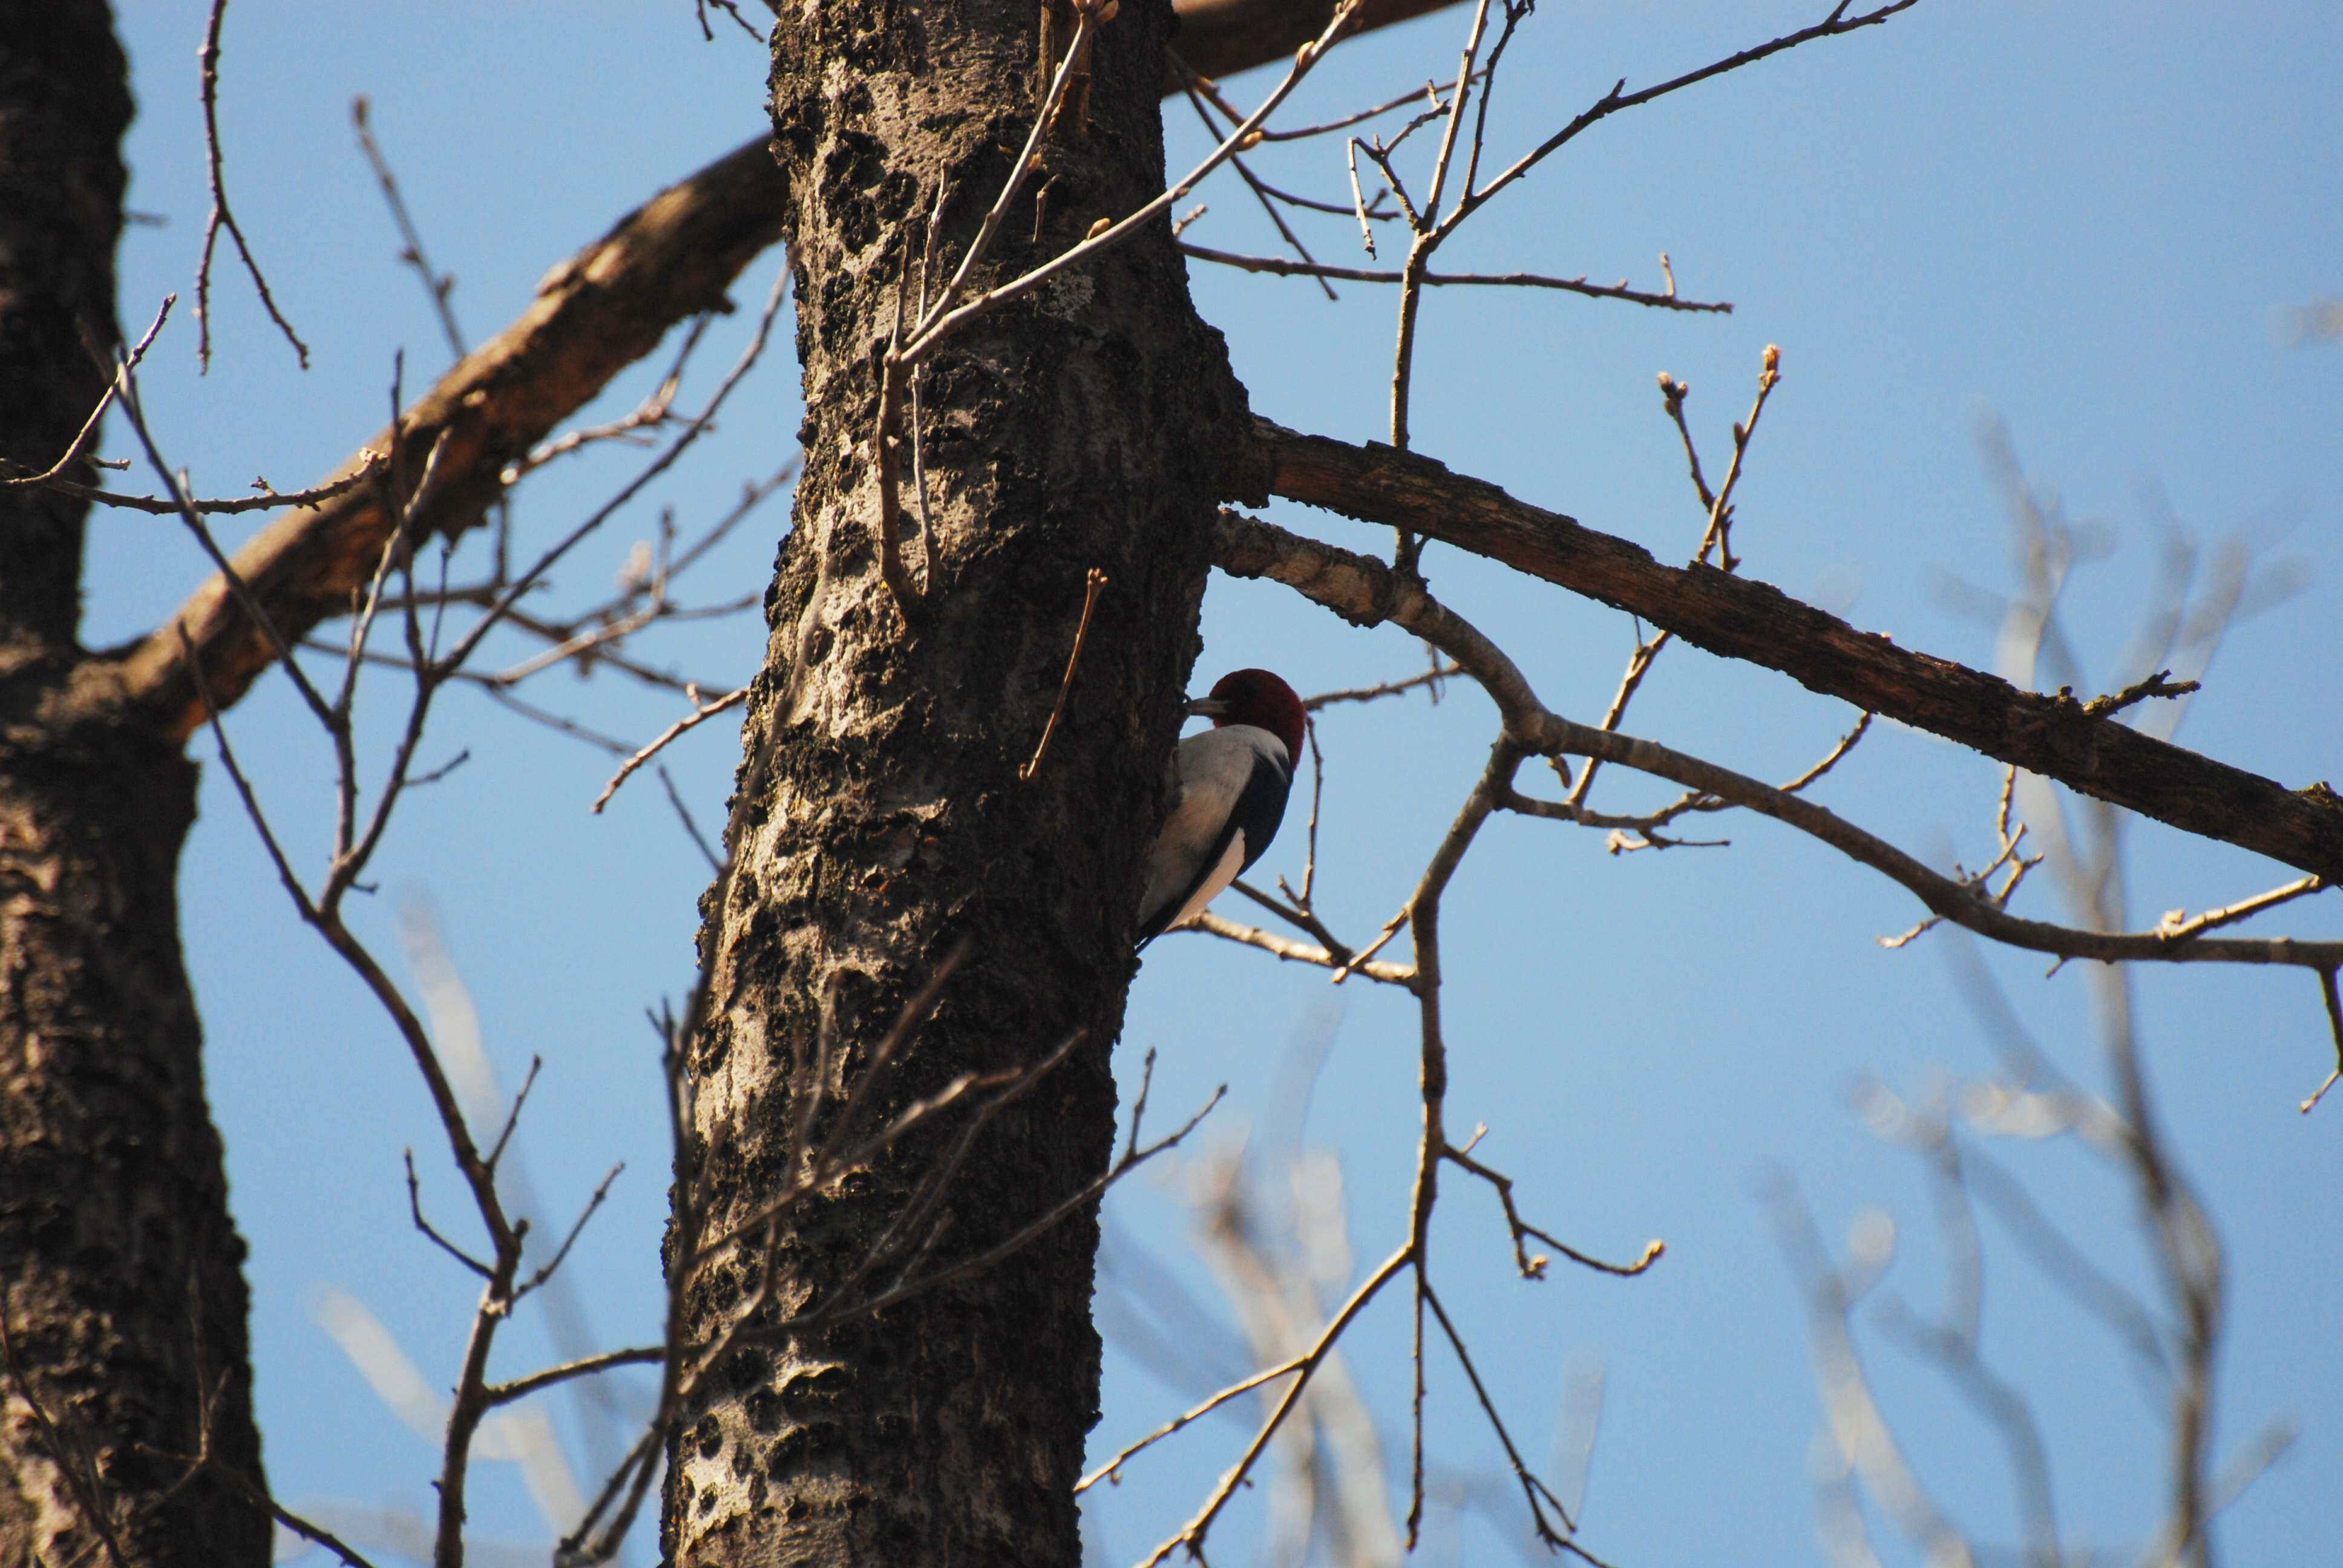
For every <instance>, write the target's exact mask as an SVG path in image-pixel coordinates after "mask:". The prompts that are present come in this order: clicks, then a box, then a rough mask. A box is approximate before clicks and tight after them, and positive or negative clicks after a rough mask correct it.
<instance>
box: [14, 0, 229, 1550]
mask: <svg viewBox="0 0 2343 1568" xmlns="http://www.w3.org/2000/svg"><path fill="white" fill-rule="evenodd" d="M129 120H130V97H129V93H128V91H127V89H126V85H125V81H124V66H123V58H122V54H121V51H120V50H119V49H118V48H117V47H116V45H115V42H114V38H113V34H112V29H111V22H110V18H109V15H108V14H107V11H106V6H105V5H103V4H102V3H101V0H72V3H70V4H67V3H63V0H0V457H5V458H8V459H11V460H13V461H15V462H18V463H25V464H30V465H33V466H34V467H36V468H45V467H48V465H49V464H50V463H52V462H54V461H55V458H56V457H58V456H59V455H60V454H61V453H62V452H64V451H65V448H66V447H67V446H68V445H69V444H70V442H71V441H72V439H73V437H74V433H75V430H76V429H78V428H79V427H80V426H81V423H82V421H83V419H84V418H85V417H86V416H87V415H88V413H89V411H90V409H91V408H92V407H94V406H95V405H96V401H97V398H98V396H99V394H100V393H101V392H102V391H103V390H104V389H105V387H106V374H105V372H104V370H103V369H102V368H101V367H99V366H98V364H97V363H96V361H95V360H94V359H93V358H92V357H91V354H90V352H89V349H88V348H87V347H85V344H87V345H92V346H95V347H96V348H97V349H98V350H99V351H100V352H103V351H105V350H106V349H107V348H109V347H112V345H113V344H114V343H115V341H116V327H115V316H114V245H115V240H116V236H117V235H118V233H119V231H120V226H121V206H122V190H123V171H122V165H121V161H120V158H119V156H118V153H117V151H116V148H117V145H118V144H119V142H120V140H121V136H122V133H123V131H124V130H125V128H126V126H128V124H129ZM77 477H80V478H82V479H84V480H87V479H89V478H90V477H91V475H90V473H89V472H88V471H87V469H86V466H84V471H83V472H81V473H80V474H79V475H78V476H77ZM84 515H85V505H84V503H82V502H79V501H75V500H71V499H68V498H65V497H63V496H61V495H59V494H57V493H56V492H55V491H51V490H45V489H38V488H9V489H0V1091H5V1098H0V1311H5V1322H0V1326H4V1327H5V1329H6V1331H7V1333H6V1341H5V1349H6V1352H7V1354H6V1357H5V1368H0V1378H5V1382H0V1393H5V1401H4V1402H0V1410H5V1416H0V1563H11V1564H13V1563H29V1562H35V1561H38V1562H45V1563H71V1562H82V1563H92V1562H108V1561H112V1560H113V1558H114V1557H115V1556H116V1554H118V1555H119V1556H120V1557H121V1558H122V1559H124V1568H146V1565H150V1564H151V1565H157V1568H160V1565H165V1564H177V1563H186V1564H189V1565H191V1568H192V1565H194V1564H198V1563H201V1564H217V1563H227V1564H234V1563H264V1562H266V1560H267V1555H268V1536H269V1523H268V1516H267V1514H266V1512H265V1511H264V1510H262V1509H260V1508H258V1507H257V1506H256V1505H255V1504H254V1503H252V1502H250V1501H249V1499H248V1497H247V1496H246V1494H245V1493H243V1492H242V1491H240V1490H239V1489H238V1488H237V1487H236V1486H235V1485H234V1483H232V1482H230V1481H229V1480H227V1479H226V1478H224V1477H223V1476H221V1475H219V1474H217V1473H205V1474H202V1475H200V1476H196V1477H195V1478H194V1479H192V1480H186V1483H185V1484H180V1483H181V1482H182V1481H183V1479H185V1478H186V1476H187V1471H188V1465H187V1464H186V1462H183V1461H181V1460H178V1459H175V1458H172V1457H169V1456H171V1455H192V1454H194V1453H196V1452H197V1450H198V1449H199V1448H202V1449H204V1450H205V1451H206V1452H207V1453H208V1454H209V1456H210V1457H211V1458H212V1459H214V1460H216V1461H217V1462H219V1463H220V1464H222V1465H224V1466H226V1467H228V1468H230V1469H232V1470H233V1471H235V1472H236V1473H237V1474H239V1475H241V1476H242V1477H244V1478H245V1480H246V1482H247V1483H249V1484H251V1485H253V1486H257V1485H258V1484H259V1480H260V1461H259V1452H260V1443H259V1437H258V1434H257V1433H256V1432H255V1431H254V1428H253V1425H252V1419H251V1386H250V1385H251V1374H250V1371H249V1364H248V1362H247V1358H246V1337H245V1336H246V1328H245V1311H246V1296H245V1286H244V1279H243V1275H242V1272H241V1268H242V1264H243V1260H244V1245H243V1243H242V1241H239V1240H238V1239H237V1237H236V1231H235V1228H234V1227H233V1226H232V1225H231V1224H230V1222H229V1221H228V1216H227V1183H226V1174H225V1172H224V1171H223V1170H222V1167H221V1157H220V1144H219V1139H218V1137H217V1135H216V1133H215V1132H214V1131H212V1126H211V1121H210V1119H209V1115H208V1113H207V1111H206V1105H205V1101H204V1091H203V1073H202V1063H201V1058H200V1054H199V1050H200V1044H201V1037H200V1035H199V1033H198V1031H197V1029H196V1013H195V1005H194V1001H193V1000H192V998H191V997H190V995H189V993H188V989H187V980H186V968H185V965H184V963H183V961H182V960H181V956H180V951H179V938H178V906H177V901H176V896H175V894H174V891H173V883H174V879H175V875H176V869H177V862H178V856H179V849H180V846H181V844H182V843H183V842H184V841H185V839H186V831H187V828H188V826H189V824H190V823H191V822H192V821H193V820H194V818H195V784H196V770H195V768H194V766H193V765H192V764H190V763H189V762H188V761H187V760H186V759H185V758H184V757H183V756H181V755H180V753H179V749H178V748H177V746H176V744H174V743H172V742H171V741H169V740H167V739H164V738H162V737H160V736H157V735H155V734H152V733H150V732H148V731H146V730H145V729H141V728H139V727H136V726H135V725H130V724H126V723H123V722H121V721H119V720H118V719H116V717H115V716H114V713H113V709H112V705H111V703H110V701H109V692H108V687H109V685H110V683H109V682H107V681H106V680H105V679H104V678H101V677H98V676H97V675H96V673H95V671H94V667H92V666H89V665H87V664H85V656H84V655H83V653H82V650H81V649H80V648H79V647H78V646H77V645H76V644H75V640H74V639H75V629H76V626H77V623H78V619H79V586H78V585H79V578H80V571H81V542H82V526H83V522H84ZM206 1412H208V1420H209V1423H210V1430H209V1432H208V1433H206V1431H205V1430H204V1428H205V1422H206ZM105 1535H110V1537H111V1543H110V1544H107V1543H101V1536H105Z"/></svg>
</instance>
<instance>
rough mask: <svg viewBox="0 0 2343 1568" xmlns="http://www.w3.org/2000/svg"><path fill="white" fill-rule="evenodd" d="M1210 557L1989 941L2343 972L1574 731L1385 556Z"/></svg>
mask: <svg viewBox="0 0 2343 1568" xmlns="http://www.w3.org/2000/svg"><path fill="white" fill-rule="evenodd" d="M1597 537H1598V538H1599V537H1601V536H1597ZM1212 558H1213V564H1215V565H1216V566H1218V567H1219V568H1221V569H1222V570H1223V571H1225V572H1228V573H1229V574H1230V575H1232V576H1234V577H1250V578H1275V579H1276V580H1277V581H1279V582H1282V583H1284V584H1285V585H1286V586H1287V587H1289V588H1293V589H1295V590H1296V591H1297V592H1299V593H1301V594H1302V596H1303V597H1304V598H1310V599H1313V600H1315V601H1316V602H1317V603H1319V604H1322V605H1323V606H1325V607H1326V608H1329V609H1332V610H1333V611H1334V612H1335V613H1336V614H1338V615H1340V616H1342V617H1343V618H1345V619H1347V620H1350V621H1352V622H1353V623H1354V624H1357V625H1361V626H1373V625H1376V624H1379V623H1380V622H1383V621H1385V620H1389V621H1392V622H1393V623H1395V624H1396V625H1398V626H1400V627H1402V628H1404V629H1406V630H1407V631H1410V632H1413V634H1415V635H1416V636H1417V637H1420V638H1423V639H1424V640H1425V641H1426V642H1429V643H1431V644H1432V645H1433V647H1435V648H1439V649H1440V650H1441V651H1442V652H1443V653H1445V654H1447V655H1448V656H1449V657H1450V658H1453V659H1454V660H1456V662H1457V663H1459V664H1461V665H1463V667H1464V670H1465V673H1466V674H1468V675H1470V676H1472V677H1473V679H1475V680H1476V681H1478V682H1480V684H1481V687H1482V689H1483V690H1485V691H1486V692H1487V693H1488V694H1489V697H1490V699H1491V700H1492V701H1493V702H1494V703H1495V704H1496V705H1497V709H1498V711H1499V713H1500V714H1501V715H1502V716H1503V720H1504V734H1505V737H1506V739H1507V740H1508V741H1509V742H1510V743H1511V744H1513V745H1514V746H1516V747H1518V748H1519V749H1521V750H1522V751H1523V752H1526V753H1531V754H1534V755H1539V756H1553V755H1555V754H1557V753H1563V754H1568V755H1573V756H1579V757H1597V758H1601V759H1604V761H1606V762H1613V763H1616V764H1618V765H1620V766H1622V767H1626V768H1632V769H1635V770H1636V771H1637V772H1640V773H1647V774H1650V775H1652V776H1654V777H1655V778H1660V779H1669V780H1671V781H1672V782H1674V783H1677V784H1681V785H1684V787H1685V788H1686V789H1696V790H1698V791H1700V792H1701V793H1703V794H1704V795H1710V796H1714V797H1715V798H1716V799H1720V800H1727V801H1730V802H1732V803H1733V804H1734V805H1735V806H1739V807H1743V808H1745V809H1748V810H1751V811H1755V812H1757V813H1759V814H1760V815H1763V816H1767V817H1771V818H1773V819H1775V820H1776V821H1778V822H1782V823H1785V824H1786V825H1788V826H1790V827H1792V828H1795V829H1798V830H1799V831H1800V832H1802V833H1805V834H1806V835H1808V836H1809V837H1811V838H1814V839H1819V840H1821V841H1822V842H1823V843H1825V844H1827V845H1829V846H1830V847H1831V848H1832V849H1836V850H1838V851H1839V852H1840V853H1841V854H1843V855H1845V856H1846V857H1847V858H1848V859H1852V860H1854V861H1855V862H1856V863H1857V864H1859V865H1865V866H1868V867H1870V868H1871V869H1874V870H1875V871H1878V872H1880V873H1882V874H1883V875H1885V876H1886V877H1888V878H1889V879H1892V880H1894V881H1896V882H1898V883H1900V884H1902V885H1903V886H1904V887H1905V888H1906V890H1909V891H1910V892H1911V893H1912V894H1913V896H1914V897H1916V898H1917V899H1918V900H1920V901H1921V903H1923V904H1925V905H1926V906H1927V908H1928V910H1930V911H1931V912H1932V913H1935V914H1936V915H1939V916H1942V917H1943V918H1944V919H1946V920H1949V921H1951V922H1952V923H1954V924H1955V925H1959V926H1966V927H1967V928H1968V929H1969V930H1973V931H1975V932H1976V933H1977V934H1978V935H1979V936H1983V937H1987V938H1990V939H1992V940H1995V941H1997V942H2002V943H2005V944H2006V945H2007V946H2010V947H2014V948H2024V949H2027V950H2032V951H2035V952H2041V953H2049V954H2052V955H2055V956H2056V957H2060V958H2069V959H2096V960H2100V961H2101V962H2105V963H2117V962H2122V961H2125V960H2147V961H2161V962H2166V963H2237V964H2281V965H2289V966H2292V967H2295V968H2299V969H2308V970H2312V971H2314V972H2315V973H2318V974H2322V975H2323V974H2327V973H2328V972H2331V971H2332V970H2335V969H2337V968H2338V966H2343V942H2334V941H2298V940H2293V939H2290V938H2286V937H2275V938H2250V937H2209V936H2206V935H2203V934H2202V933H2203V932H2205V931H2207V930H2211V929H2212V923H2211V922H2205V923H2199V922H2180V923H2175V924H2171V925H2167V926H2160V927H2158V928H2157V929H2156V930H2146V931H2101V930H2080V929H2076V928H2070V927H2066V926H2056V925H2051V924H2049V923H2047V922H2046V921H2042V920H2026V919H2023V918H2021V917H2019V916H2016V915H2013V914H2010V913H2008V912H2007V911H2006V910H2002V909H2000V908H1998V907H1997V906H1996V905H1995V904H1994V903H1993V902H1992V901H1991V900H1989V899H1987V898H1985V897H1982V896H1980V895H1979V894H1978V892H1977V891H1976V889H1975V888H1974V887H1973V886H1971V885H1970V884H1968V883H1966V882H1964V881H1961V880H1959V879H1956V878H1953V877H1947V876H1944V875H1942V874H1941V873H1939V872H1937V871H1935V870H1933V869H1930V868H1929V867H1927V866H1926V865H1923V864H1922V863H1921V862H1920V861H1918V860H1916V859H1914V858H1913V857H1912V856H1910V855H1908V854H1906V853H1905V852H1904V851H1903V850H1901V849H1897V848H1896V846H1895V845H1893V844H1890V843H1888V842H1886V841H1885V839H1879V838H1877V837H1875V836H1874V835H1873V834H1870V833H1867V832H1865V830H1864V829H1861V828H1858V827H1856V826H1855V824H1854V823H1852V822H1849V821H1847V820H1846V819H1845V818H1843V817H1840V816H1838V815H1837V814H1836V813H1835V812H1832V811H1830V810H1828V809H1825V808H1823V807H1821V806H1818V805H1816V804H1815V803H1814V802H1813V801H1811V800H1808V799H1805V797H1804V796H1800V795H1794V794H1791V793H1789V792H1788V791H1786V790H1784V789H1777V788H1775V786H1773V785H1770V784H1765V783H1763V782H1761V781H1759V780H1757V779H1751V778H1748V777H1745V775H1742V774H1739V773H1735V772H1734V771H1732V770H1731V769H1725V768H1720V767H1718V766H1717V765H1715V763H1712V762H1707V761H1704V760H1703V759H1700V758H1697V757H1690V756H1686V755H1684V753H1682V752H1679V751H1674V750H1671V749H1668V748H1667V747H1664V746H1661V745H1659V744H1657V743H1656V742H1654V741H1650V740H1644V739H1638V738H1636V737H1634V736H1630V735H1623V734H1620V733H1619V732H1617V731H1615V730H1608V729H1594V727H1593V726H1591V725H1585V724H1576V723H1573V722H1572V721H1571V720H1569V719H1564V718H1563V717H1562V716H1561V715H1559V714H1557V713H1554V712H1553V711H1552V710H1551V709H1547V708H1546V707H1545V706H1544V704H1543V703H1541V702H1540V701H1539V700H1538V699H1537V695H1536V693H1535V692H1534V691H1533V690H1532V689H1530V686H1529V683H1528V681H1527V680H1526V679H1525V678H1523V674H1522V672H1521V669H1520V668H1519V667H1518V666H1516V665H1515V664H1514V663H1513V660H1512V659H1511V658H1508V657H1506V655H1505V653H1504V652H1503V649H1501V648H1498V647H1497V646H1496V645H1495V644H1493V643H1492V642H1490V641H1489V640H1488V638H1485V637H1484V636H1483V635H1482V634H1481V632H1480V631H1479V630H1477V629H1476V628H1473V626H1472V625H1471V623H1469V622H1467V621H1466V620H1465V619H1464V618H1463V617H1461V616H1459V615H1457V614H1456V613H1455V612H1454V611H1453V610H1451V609H1449V608H1447V607H1446V606H1444V605H1443V604H1442V603H1441V602H1440V601H1439V600H1437V599H1435V598H1433V597H1432V595H1431V594H1430V593H1428V592H1426V591H1425V590H1424V588H1423V584H1422V583H1421V582H1420V581H1418V580H1415V579H1413V578H1406V577H1403V576H1402V575H1401V574H1400V573H1398V572H1396V571H1394V570H1393V569H1392V568H1390V567H1389V566H1387V565H1386V564H1384V563H1383V562H1382V561H1380V560H1376V559H1373V558H1370V557H1366V556H1359V555H1354V554H1353V553H1352V552H1350V551H1348V550H1343V549H1338V548H1334V547H1333V546H1332V545H1326V544H1321V543H1320V542H1319V541H1317V540H1315V539H1309V538H1302V536H1300V535H1298V534H1291V533H1288V532H1286V531H1285V530H1284V529H1282V528H1275V527H1273V526H1272V525H1270V524H1268V523H1264V522H1261V521H1259V520H1257V519H1255V518H1248V517H1245V516H1243V515H1242V514H1241V513H1237V512H1231V511H1223V512H1222V514H1221V521H1220V528H1219V530H1218V532H1217V534H1216V536H1215V538H1214V542H1213V552H1212ZM1728 580H1731V579H1728ZM1495 803H1496V805H1498V806H1499V807H1501V808H1503V809H1508V810H1520V809H1524V808H1525V807H1527V806H1529V805H1531V804H1532V802H1530V801H1529V799H1528V798H1526V797H1523V796H1521V795H1520V794H1519V793H1518V792H1517V791H1515V790H1514V789H1513V787H1512V786H1511V784H1510V783H1507V784H1506V785H1504V786H1503V789H1502V792H1501V793H1500V794H1499V796H1498V799H1497V800H1496V802H1495ZM2302 890H2303V891H2305V892H2308V891H2310V889H2308V888H2304V889H2302ZM2286 891H2288V892H2289V893H2290V892H2292V891H2293V890H2292V889H2288V890H2286ZM2277 901H2279V900H2278V899H2276V898H2268V899H2258V900H2252V902H2253V903H2254V904H2255V906H2256V907H2257V908H2268V906H2269V904H2270V903H2273V902H2277ZM1419 940H1421V939H1420V937H1419ZM1417 968H1418V971H1419V980H1418V984H1419V986H1421V985H1423V983H1425V982H1424V981H1423V980H1422V978H1421V975H1422V972H1423V960H1422V958H1421V954H1420V953H1419V957H1418V960H1417Z"/></svg>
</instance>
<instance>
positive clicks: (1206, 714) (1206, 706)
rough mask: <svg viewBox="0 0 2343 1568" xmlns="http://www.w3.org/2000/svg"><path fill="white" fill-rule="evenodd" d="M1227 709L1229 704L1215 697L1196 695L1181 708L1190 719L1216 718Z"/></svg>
mask: <svg viewBox="0 0 2343 1568" xmlns="http://www.w3.org/2000/svg"><path fill="white" fill-rule="evenodd" d="M1228 710H1229V705H1228V704H1227V703H1225V702H1222V700H1221V699H1219V698H1217V697H1198V698H1192V699H1190V700H1189V703H1188V706H1187V707H1186V708H1183V709H1181V711H1182V713H1185V714H1186V715H1187V716H1188V717H1189V718H1191V719H1218V718H1220V717H1221V716H1222V714H1224V713H1226V712H1227V711H1228Z"/></svg>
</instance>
